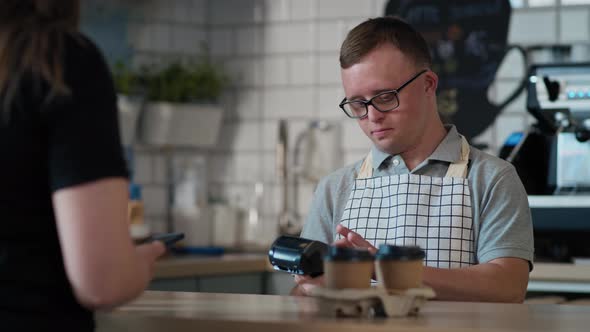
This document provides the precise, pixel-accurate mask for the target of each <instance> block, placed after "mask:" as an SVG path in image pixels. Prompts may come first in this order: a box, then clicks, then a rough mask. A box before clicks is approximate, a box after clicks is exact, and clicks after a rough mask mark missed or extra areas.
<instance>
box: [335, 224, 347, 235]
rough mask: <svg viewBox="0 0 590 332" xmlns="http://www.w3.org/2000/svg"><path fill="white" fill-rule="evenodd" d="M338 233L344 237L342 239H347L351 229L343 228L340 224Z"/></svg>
mask: <svg viewBox="0 0 590 332" xmlns="http://www.w3.org/2000/svg"><path fill="white" fill-rule="evenodd" d="M336 232H337V233H338V234H340V235H342V237H347V236H348V233H349V232H350V229H348V228H346V227H344V226H342V224H338V225H336Z"/></svg>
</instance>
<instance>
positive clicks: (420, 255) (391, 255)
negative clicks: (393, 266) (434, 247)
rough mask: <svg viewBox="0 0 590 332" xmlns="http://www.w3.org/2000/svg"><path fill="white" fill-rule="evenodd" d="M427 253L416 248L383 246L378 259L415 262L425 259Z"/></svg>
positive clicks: (378, 253)
mask: <svg viewBox="0 0 590 332" xmlns="http://www.w3.org/2000/svg"><path fill="white" fill-rule="evenodd" d="M424 257H426V253H425V252H424V250H422V249H421V248H420V247H416V246H393V245H389V244H383V245H380V246H379V250H378V251H377V255H376V258H377V259H378V260H415V259H424Z"/></svg>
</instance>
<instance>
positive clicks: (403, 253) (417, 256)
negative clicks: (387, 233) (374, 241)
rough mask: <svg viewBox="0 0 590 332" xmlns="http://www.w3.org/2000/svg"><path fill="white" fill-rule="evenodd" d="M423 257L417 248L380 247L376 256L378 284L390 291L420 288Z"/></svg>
mask: <svg viewBox="0 0 590 332" xmlns="http://www.w3.org/2000/svg"><path fill="white" fill-rule="evenodd" d="M424 257H425V253H424V250H422V249H420V248H419V247H402V246H392V245H382V246H380V247H379V250H378V251H377V255H376V259H377V265H378V267H377V269H378V270H379V273H378V279H379V280H378V282H379V283H381V284H382V285H383V286H384V287H385V288H386V289H390V290H406V289H409V288H419V287H422V275H423V273H424Z"/></svg>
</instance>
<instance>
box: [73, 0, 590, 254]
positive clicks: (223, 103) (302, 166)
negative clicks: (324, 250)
mask: <svg viewBox="0 0 590 332" xmlns="http://www.w3.org/2000/svg"><path fill="white" fill-rule="evenodd" d="M387 3H388V1H385V0H102V1H98V0H85V1H83V11H82V12H83V15H82V30H83V31H84V32H85V33H87V34H88V35H89V36H90V37H91V38H92V39H93V40H95V42H96V43H97V44H98V45H99V47H100V48H101V49H102V51H103V53H104V54H105V56H106V57H107V60H108V62H109V64H110V65H111V66H112V68H113V72H114V73H115V74H116V76H115V80H116V83H117V88H118V89H119V93H120V94H121V97H120V106H121V112H122V115H121V128H122V136H123V138H124V143H125V146H126V152H127V155H128V158H129V161H130V166H131V168H132V174H133V182H134V183H135V184H136V185H137V186H139V187H140V188H141V195H140V197H141V200H143V203H144V207H145V223H146V224H148V225H149V226H150V228H151V229H152V230H153V231H166V230H175V229H182V230H184V231H187V232H189V233H192V235H191V236H189V237H188V238H187V241H188V242H189V244H191V245H194V246H221V247H226V248H237V249H240V248H241V249H244V248H247V249H261V248H262V249H264V248H268V245H269V244H270V243H271V242H272V240H273V239H274V238H275V237H276V236H277V235H278V234H279V233H281V232H293V233H296V232H297V229H298V227H300V225H301V223H302V222H303V220H304V218H305V215H306V213H307V210H308V206H309V203H310V200H311V197H312V194H313V191H314V188H315V186H316V184H317V181H318V179H319V177H321V176H322V175H325V174H327V173H328V172H330V171H331V170H335V169H337V168H339V167H341V166H344V165H347V164H350V163H352V162H354V161H356V160H358V159H360V158H362V157H364V155H365V154H366V152H367V151H368V149H369V146H370V142H369V140H368V139H367V138H366V137H365V136H364V134H363V133H362V132H361V131H360V130H359V129H358V127H357V124H356V122H355V121H351V120H349V119H348V118H347V117H346V116H345V115H344V114H343V113H342V112H341V110H340V109H339V108H338V103H339V102H340V101H341V100H342V98H343V97H344V95H343V91H342V88H341V85H340V74H339V64H338V53H339V47H340V44H341V42H342V40H343V39H344V37H345V34H346V32H347V31H348V30H350V29H351V28H352V27H354V26H355V25H357V24H358V23H360V22H362V21H364V20H366V19H367V18H369V17H375V16H380V15H383V14H384V13H385V10H386V6H387ZM510 4H511V6H512V14H511V18H510V24H509V26H508V34H507V43H508V44H509V45H519V46H521V47H525V48H526V47H529V48H531V50H530V52H529V53H528V54H527V57H528V60H529V62H533V63H534V62H552V61H588V59H589V54H588V45H587V42H588V40H589V37H590V36H589V33H590V22H589V21H590V1H584V0H528V1H527V0H520V1H517V0H513V1H510ZM535 45H537V46H538V45H544V46H543V47H539V48H538V49H536V50H535V51H532V48H533V46H535ZM555 45H557V46H555ZM195 63H196V66H197V67H198V66H199V65H200V64H202V63H206V64H207V66H210V67H206V68H204V67H200V69H196V70H197V71H198V70H202V71H207V70H209V71H215V72H218V73H219V75H220V76H219V77H221V79H220V81H216V79H215V78H214V79H211V78H210V77H209V78H205V82H210V81H211V80H213V81H214V82H213V84H214V85H215V84H218V83H219V86H216V87H217V90H215V89H214V90H215V91H213V94H212V95H211V96H209V95H208V96H207V98H205V102H204V103H201V102H199V100H198V98H197V97H198V96H197V97H195V96H188V97H187V98H184V100H183V98H176V99H174V97H169V98H164V97H163V96H164V95H166V93H161V95H158V93H154V94H152V95H150V93H149V92H147V88H146V87H145V85H144V86H143V87H140V88H137V87H135V88H134V86H133V84H134V82H136V81H137V80H136V79H135V76H134V75H135V73H144V74H145V73H149V74H151V75H153V76H158V75H160V76H158V77H160V78H158V79H162V80H164V79H168V78H170V77H172V80H171V81H166V82H168V83H167V84H168V86H170V85H172V84H175V83H170V82H174V77H181V76H182V75H185V74H187V73H186V72H187V71H189V73H188V74H187V75H189V76H190V71H191V70H192V69H191V68H193V69H194V66H193V67H189V65H195ZM171 64H176V65H177V67H172V68H171V67H170V65H171ZM179 64H180V65H179ZM185 65H186V66H185ZM179 68H180V69H179ZM203 68H204V69H203ZM158 70H159V72H158ZM175 70H176V71H175ZM526 70H527V67H526V65H525V64H524V62H523V57H522V55H520V54H518V52H512V51H509V52H508V53H506V54H505V56H503V57H502V58H501V63H500V66H499V68H498V70H497V71H496V73H495V76H494V77H493V80H492V82H491V85H490V87H489V89H487V91H486V92H485V93H486V94H487V97H488V99H489V100H490V101H491V102H492V103H494V102H496V103H500V102H501V101H503V100H505V99H506V98H507V97H508V96H509V95H510V94H511V93H512V91H514V90H515V89H516V88H518V87H519V85H520V84H521V83H522V80H523V78H524V73H525V72H526ZM175 73H176V74H177V76H174V74H175ZM193 74H194V73H193ZM146 75H147V74H146ZM138 76H139V75H138ZM189 76H187V77H189ZM219 77H218V78H219ZM158 79H156V81H157V80H158ZM190 80H191V79H190V78H189V79H187V82H188V81H190ZM207 80H209V81H207ZM191 82H192V83H187V84H188V85H189V86H190V84H194V80H193V81H191ZM216 82H217V83H216ZM220 82H221V83H220ZM203 84H205V83H203ZM207 84H208V83H207ZM182 88H183V87H182V84H180V86H179V87H178V89H179V90H181V89H182ZM157 89H158V88H156V90H157ZM159 89H160V90H161V89H162V88H161V87H160V88H159ZM160 92H161V91H160ZM217 92H218V93H219V94H216V93H217ZM172 95H174V92H172ZM125 96H127V97H129V98H127V97H125ZM160 97H162V100H164V101H165V102H173V105H176V106H178V104H179V102H184V101H187V100H188V101H189V102H190V103H191V104H204V105H205V106H202V107H201V108H200V110H194V111H193V110H186V109H184V110H183V109H182V106H181V107H180V110H177V109H176V108H174V107H173V106H171V105H172V104H167V103H163V104H162V103H158V102H159V98H160ZM176 97H178V96H176ZM525 104H526V94H525V93H521V94H520V95H518V96H516V97H515V99H514V100H513V101H512V102H510V103H508V104H507V105H506V106H505V107H504V108H503V109H501V110H499V114H498V115H497V116H496V117H495V118H494V119H493V121H491V122H490V123H487V124H484V125H483V127H484V129H483V130H481V132H476V133H475V134H474V135H472V137H471V139H472V143H474V144H476V145H478V146H479V147H480V148H482V149H484V150H485V151H487V152H489V153H491V154H494V155H498V154H499V153H500V150H501V148H502V147H503V146H504V145H505V143H506V140H507V138H508V137H509V136H510V135H511V134H512V133H513V132H518V131H524V130H526V129H527V128H528V127H529V126H530V125H531V124H533V123H534V122H535V119H534V118H533V116H531V115H530V114H529V113H528V112H527V110H526V105H525ZM196 107H197V108H198V107H199V106H198V105H197V106H196ZM465 130H467V128H465ZM459 131H460V132H461V131H462V128H461V127H459ZM186 220H191V222H190V224H191V225H189V226H187V223H186ZM279 221H281V222H279ZM183 227H184V228H183ZM191 227H193V228H192V230H191Z"/></svg>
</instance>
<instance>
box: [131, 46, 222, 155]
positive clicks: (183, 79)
mask: <svg viewBox="0 0 590 332" xmlns="http://www.w3.org/2000/svg"><path fill="white" fill-rule="evenodd" d="M140 76H141V81H142V83H141V84H142V85H143V87H144V88H145V95H146V104H145V106H144V108H143V115H142V120H141V132H140V137H141V140H142V142H143V143H146V144H151V145H171V146H192V147H211V146H213V145H214V144H215V143H216V141H217V136H218V132H219V128H220V126H221V119H222V113H223V112H222V109H221V107H220V106H219V103H218V101H219V97H220V95H221V93H222V90H223V89H224V87H225V86H226V83H227V79H226V77H225V75H224V74H223V73H222V72H221V70H220V69H219V68H218V67H216V66H215V65H214V64H213V63H212V62H211V61H209V59H208V58H207V57H202V58H201V59H200V60H199V61H197V62H180V61H176V62H172V63H169V64H167V65H165V66H163V67H152V68H151V69H149V70H145V71H144V72H143V73H142V74H141V75H140Z"/></svg>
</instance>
